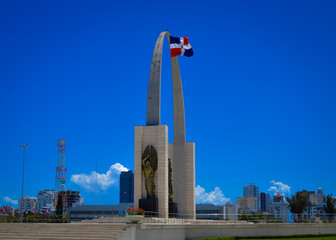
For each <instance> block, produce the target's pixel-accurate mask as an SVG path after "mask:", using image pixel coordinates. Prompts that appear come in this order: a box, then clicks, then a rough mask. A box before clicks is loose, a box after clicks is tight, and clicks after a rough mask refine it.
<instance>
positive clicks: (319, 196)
mask: <svg viewBox="0 0 336 240" xmlns="http://www.w3.org/2000/svg"><path fill="white" fill-rule="evenodd" d="M324 198H325V195H324V193H323V191H322V188H321V187H319V188H318V190H317V194H316V199H317V205H324Z"/></svg>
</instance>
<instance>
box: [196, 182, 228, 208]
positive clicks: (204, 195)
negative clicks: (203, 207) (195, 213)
mask: <svg viewBox="0 0 336 240" xmlns="http://www.w3.org/2000/svg"><path fill="white" fill-rule="evenodd" d="M228 201H230V198H226V197H225V196H224V194H223V192H222V190H220V188H219V187H215V190H214V191H212V192H206V191H205V189H204V188H202V187H201V186H200V185H197V187H196V203H211V204H214V205H224V204H225V203H226V202H228Z"/></svg>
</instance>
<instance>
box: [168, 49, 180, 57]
mask: <svg viewBox="0 0 336 240" xmlns="http://www.w3.org/2000/svg"><path fill="white" fill-rule="evenodd" d="M181 54H182V51H181V48H172V49H170V57H176V56H178V55H181Z"/></svg>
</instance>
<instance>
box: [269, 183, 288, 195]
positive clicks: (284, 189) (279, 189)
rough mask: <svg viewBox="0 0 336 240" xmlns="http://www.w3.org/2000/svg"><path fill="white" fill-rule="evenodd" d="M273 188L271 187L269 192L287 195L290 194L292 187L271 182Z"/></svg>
mask: <svg viewBox="0 0 336 240" xmlns="http://www.w3.org/2000/svg"><path fill="white" fill-rule="evenodd" d="M271 183H272V184H273V186H271V187H270V188H269V189H268V191H270V192H274V193H281V194H282V195H286V194H289V193H290V188H291V187H290V186H288V185H287V184H285V183H282V182H276V181H274V180H272V181H271Z"/></svg>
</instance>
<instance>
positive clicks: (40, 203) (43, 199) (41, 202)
mask: <svg viewBox="0 0 336 240" xmlns="http://www.w3.org/2000/svg"><path fill="white" fill-rule="evenodd" d="M55 194H56V192H55V191H54V190H42V191H39V192H38V194H37V198H36V209H37V210H42V209H44V210H49V211H55V201H54V200H55Z"/></svg>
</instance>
